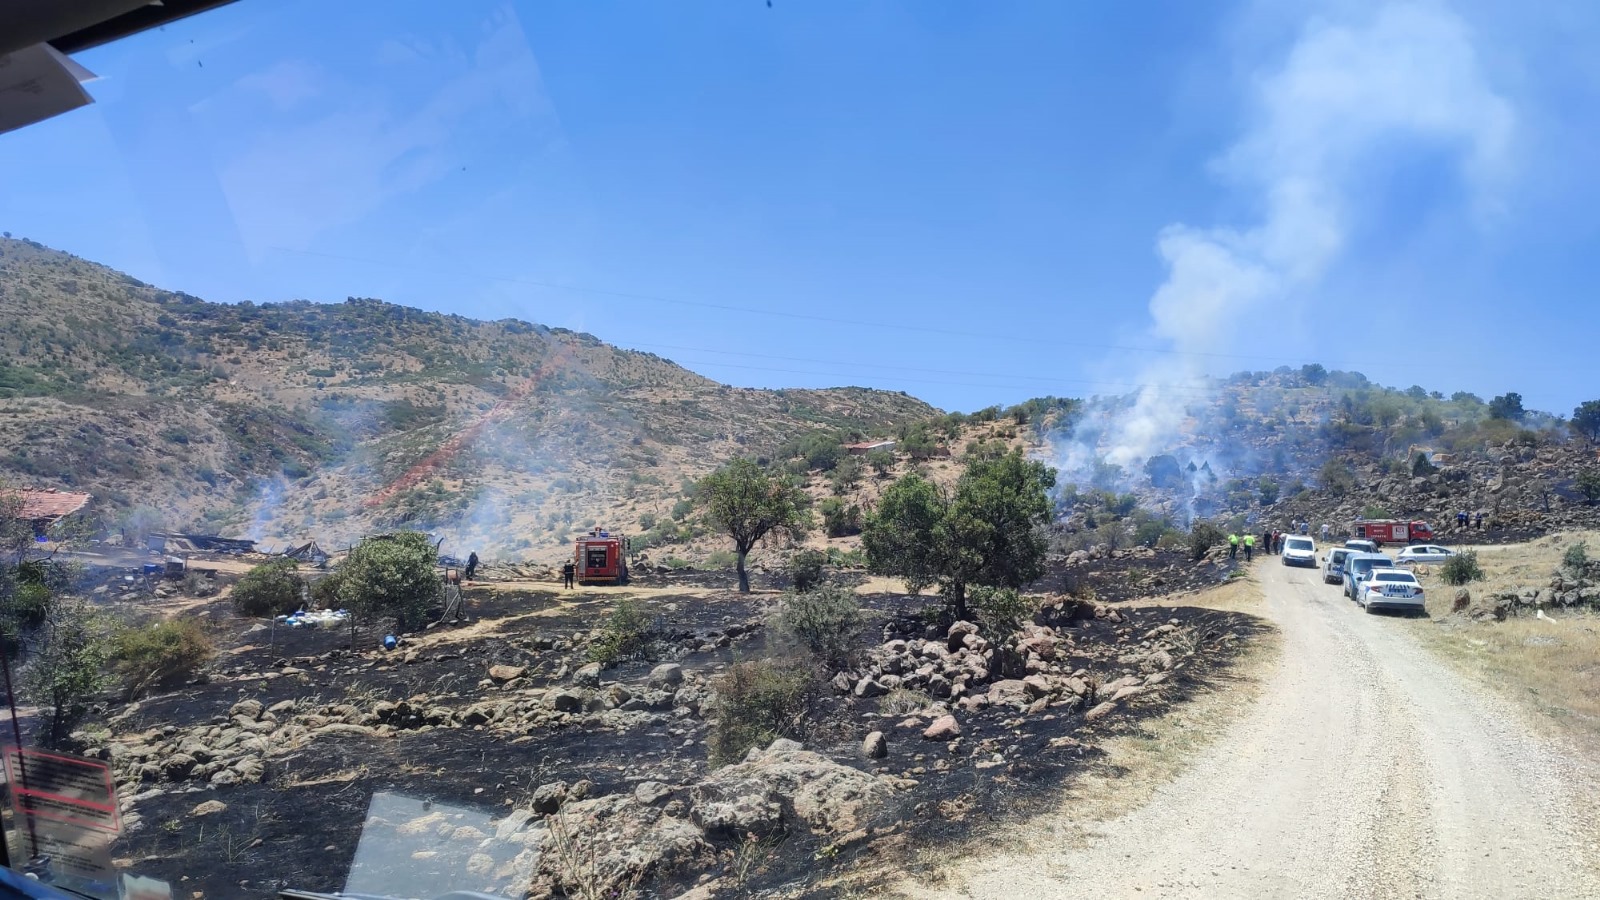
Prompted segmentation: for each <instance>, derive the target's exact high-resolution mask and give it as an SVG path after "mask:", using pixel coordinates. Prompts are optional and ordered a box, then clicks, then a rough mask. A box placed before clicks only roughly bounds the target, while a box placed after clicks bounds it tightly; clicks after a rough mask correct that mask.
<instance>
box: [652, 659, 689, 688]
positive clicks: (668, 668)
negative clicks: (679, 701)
mask: <svg viewBox="0 0 1600 900" xmlns="http://www.w3.org/2000/svg"><path fill="white" fill-rule="evenodd" d="M648 683H649V685H650V686H651V687H653V688H662V689H669V688H670V689H675V688H677V687H678V685H680V684H683V666H680V665H678V664H677V663H662V664H661V665H659V666H656V667H655V668H654V669H651V670H650V679H649V682H648Z"/></svg>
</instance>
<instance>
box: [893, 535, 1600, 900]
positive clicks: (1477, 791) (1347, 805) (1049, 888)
mask: <svg viewBox="0 0 1600 900" xmlns="http://www.w3.org/2000/svg"><path fill="white" fill-rule="evenodd" d="M1255 569H1256V575H1257V577H1258V578H1259V579H1260V581H1261V584H1262V587H1263V590H1264V593H1265V595H1266V603H1265V608H1264V614H1265V615H1266V616H1267V617H1268V618H1270V619H1271V620H1272V621H1273V622H1275V623H1276V624H1277V625H1278V627H1279V628H1281V629H1282V632H1283V653H1282V655H1281V657H1280V658H1279V659H1278V660H1277V661H1275V662H1274V663H1272V664H1271V665H1272V666H1273V668H1274V670H1273V671H1271V672H1269V673H1267V674H1266V675H1265V677H1266V679H1267V680H1266V683H1265V684H1264V686H1263V689H1262V691H1261V694H1260V696H1259V698H1258V699H1257V700H1256V701H1254V702H1253V703H1252V704H1251V707H1250V708H1249V709H1248V710H1246V711H1244V712H1243V713H1242V714H1241V715H1240V716H1239V718H1238V719H1236V720H1235V721H1234V722H1233V723H1232V724H1230V725H1229V726H1227V728H1226V730H1225V731H1224V733H1223V734H1222V735H1220V736H1219V737H1218V739H1217V740H1216V741H1215V742H1214V743H1212V744H1211V745H1210V746H1208V747H1207V748H1206V749H1205V750H1204V751H1202V753H1201V754H1200V756H1199V758H1197V759H1196V760H1195V761H1194V762H1193V764H1192V765H1191V766H1190V767H1189V768H1187V769H1185V770H1184V773H1183V774H1181V775H1180V776H1179V777H1178V778H1176V779H1174V780H1173V781H1172V782H1171V783H1169V784H1167V785H1164V786H1162V787H1161V788H1160V789H1159V790H1157V791H1156V793H1155V796H1154V797H1153V799H1152V800H1151V801H1150V802H1149V803H1147V804H1145V805H1144V806H1142V807H1140V808H1138V809H1136V810H1133V811H1131V812H1129V813H1127V814H1126V815H1123V816H1121V817H1120V818H1117V819H1113V820H1111V821H1109V822H1105V823H1101V824H1100V825H1098V826H1094V827H1093V829H1092V831H1093V834H1094V836H1093V837H1092V839H1091V840H1090V841H1089V842H1088V843H1087V845H1086V846H1084V847H1081V848H1075V847H1069V848H1060V849H1051V850H1046V851H1036V852H1033V853H1031V854H1029V855H1020V856H1019V855H1005V856H1000V857H992V858H985V859H983V860H981V861H976V862H974V863H972V864H970V865H967V866H964V867H963V869H962V871H961V872H960V873H959V874H958V875H957V876H956V877H955V878H953V879H952V881H953V882H956V883H955V884H953V885H952V886H950V887H949V888H947V889H946V890H945V891H944V892H937V891H925V890H919V889H911V890H910V891H908V893H911V894H913V895H915V896H925V897H936V896H966V897H996V898H1006V900H1021V898H1045V897H1049V898H1057V897H1095V898H1102V897H1139V898H1152V897H1154V898H1168V897H1172V898H1178V897H1182V898H1189V897H1195V898H1200V897H1204V898H1218V897H1220V898H1232V897H1240V898H1243V897H1250V898H1256V897H1317V898H1378V897H1383V898H1389V897H1425V898H1434V897H1437V898H1486V900H1487V898H1494V900H1506V898H1522V897H1526V898H1580V897H1583V898H1588V897H1594V898H1600V875H1597V866H1600V825H1597V823H1596V821H1595V820H1594V818H1593V806H1592V805H1590V804H1589V803H1585V804H1584V805H1583V806H1580V805H1579V802H1578V794H1579V789H1578V787H1577V785H1578V784H1580V783H1581V781H1582V780H1581V779H1580V778H1579V770H1580V767H1579V766H1578V765H1576V764H1575V763H1574V761H1573V760H1571V759H1568V758H1565V757H1563V756H1562V755H1561V753H1560V752H1559V751H1557V750H1556V749H1554V748H1553V747H1551V746H1550V745H1549V744H1547V743H1546V742H1545V741H1543V740H1541V739H1538V738H1535V737H1533V736H1531V735H1530V734H1529V733H1528V732H1527V730H1526V729H1524V728H1522V727H1519V724H1518V721H1519V720H1518V717H1517V715H1516V714H1515V713H1514V712H1513V711H1512V710H1511V709H1509V708H1508V707H1507V705H1506V704H1505V702H1504V701H1502V700H1500V699H1499V698H1496V697H1492V696H1489V695H1487V694H1486V693H1484V692H1483V691H1482V690H1481V689H1479V688H1477V687H1476V686H1474V685H1471V684H1468V683H1466V682H1464V681H1462V680H1461V678H1460V677H1459V676H1457V675H1454V674H1452V673H1451V672H1450V671H1449V670H1448V669H1447V668H1446V667H1445V665H1444V664H1443V663H1441V662H1439V661H1438V660H1436V659H1434V658H1433V657H1432V656H1431V655H1430V654H1429V653H1428V652H1427V651H1426V650H1425V649H1424V648H1422V647H1420V646H1418V645H1417V644H1416V643H1415V642H1414V641H1413V640H1412V639H1411V638H1410V636H1409V635H1408V634H1407V633H1406V631H1407V627H1406V623H1403V622H1400V621H1397V620H1395V619H1393V618H1391V617H1389V616H1384V615H1366V614H1364V613H1363V611H1362V609H1361V608H1360V607H1358V606H1356V605H1355V604H1354V603H1351V602H1350V601H1348V600H1346V599H1344V597H1343V596H1342V595H1341V594H1340V592H1339V589H1338V588H1337V587H1335V586H1332V585H1326V586H1325V585H1323V584H1322V582H1321V577H1320V572H1317V571H1313V570H1309V569H1289V568H1285V567H1284V566H1282V565H1281V564H1280V562H1279V560H1278V559H1277V558H1275V557H1267V558H1266V559H1263V560H1258V561H1257V563H1256V565H1255ZM1064 814H1065V815H1068V816H1070V815H1071V812H1070V810H1068V811H1066V812H1065V813H1064Z"/></svg>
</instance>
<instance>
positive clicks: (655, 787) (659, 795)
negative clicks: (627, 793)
mask: <svg viewBox="0 0 1600 900" xmlns="http://www.w3.org/2000/svg"><path fill="white" fill-rule="evenodd" d="M670 796H672V788H671V787H669V786H667V785H665V784H662V783H661V782H659V781H641V782H639V783H638V784H637V785H635V786H634V789H633V799H635V800H637V801H639V802H640V803H643V804H644V805H645V806H654V805H656V804H657V803H660V802H661V801H662V800H665V799H667V798H668V797H670Z"/></svg>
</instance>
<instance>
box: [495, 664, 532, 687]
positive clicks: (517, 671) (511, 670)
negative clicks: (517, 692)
mask: <svg viewBox="0 0 1600 900" xmlns="http://www.w3.org/2000/svg"><path fill="white" fill-rule="evenodd" d="M527 671H528V667H527V666H505V665H500V666H490V667H489V679H490V680H491V681H493V682H494V683H495V684H505V683H507V682H510V681H516V680H517V679H518V678H521V677H522V676H523V675H524V674H525V673H526V672H527Z"/></svg>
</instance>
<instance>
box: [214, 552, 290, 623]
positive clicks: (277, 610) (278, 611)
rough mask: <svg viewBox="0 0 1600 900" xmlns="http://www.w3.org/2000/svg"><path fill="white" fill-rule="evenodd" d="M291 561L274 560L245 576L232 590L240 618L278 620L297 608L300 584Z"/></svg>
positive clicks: (232, 597) (235, 607)
mask: <svg viewBox="0 0 1600 900" xmlns="http://www.w3.org/2000/svg"><path fill="white" fill-rule="evenodd" d="M298 570H299V567H298V566H296V565H295V562H294V560H292V559H275V560H273V561H272V562H267V563H262V564H261V565H259V566H256V567H255V568H254V569H251V570H250V571H249V572H246V573H245V575H244V577H243V578H241V579H239V583H238V584H236V585H234V586H233V593H232V594H231V595H230V597H231V599H232V600H233V608H234V609H235V610H238V612H239V614H240V615H244V616H252V617H258V618H259V617H263V616H280V615H286V614H288V613H292V612H294V611H295V610H297V609H299V608H300V604H301V603H303V602H304V600H303V599H302V598H301V596H300V588H301V585H302V584H303V582H301V580H300V576H299V574H298Z"/></svg>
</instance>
